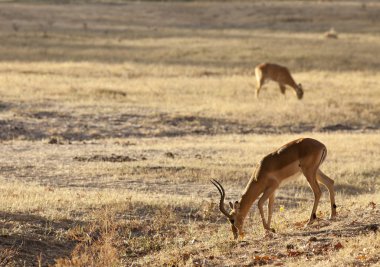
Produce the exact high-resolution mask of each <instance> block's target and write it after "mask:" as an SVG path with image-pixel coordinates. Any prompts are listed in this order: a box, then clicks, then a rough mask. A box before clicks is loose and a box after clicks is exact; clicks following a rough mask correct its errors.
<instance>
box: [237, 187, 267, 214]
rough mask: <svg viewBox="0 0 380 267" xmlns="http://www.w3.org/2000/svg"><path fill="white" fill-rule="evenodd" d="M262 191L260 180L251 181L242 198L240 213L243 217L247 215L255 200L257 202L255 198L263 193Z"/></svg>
mask: <svg viewBox="0 0 380 267" xmlns="http://www.w3.org/2000/svg"><path fill="white" fill-rule="evenodd" d="M262 192H263V187H262V186H260V185H259V182H258V181H250V182H249V184H248V185H247V187H246V189H245V190H244V193H243V195H242V196H241V199H240V208H239V211H240V212H239V214H240V216H241V218H242V219H244V218H245V217H246V216H247V214H248V212H249V209H250V208H251V206H252V204H253V202H255V200H256V199H257V198H258V197H259V196H260V195H261V193H262Z"/></svg>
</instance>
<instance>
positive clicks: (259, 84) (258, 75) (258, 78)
mask: <svg viewBox="0 0 380 267" xmlns="http://www.w3.org/2000/svg"><path fill="white" fill-rule="evenodd" d="M255 75H256V98H259V93H260V89H261V87H262V86H263V84H264V78H263V75H262V73H261V71H260V70H258V69H256V70H255Z"/></svg>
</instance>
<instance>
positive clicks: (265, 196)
mask: <svg viewBox="0 0 380 267" xmlns="http://www.w3.org/2000/svg"><path fill="white" fill-rule="evenodd" d="M276 188H277V187H274V186H272V187H269V188H268V189H266V190H265V191H264V194H263V195H262V196H261V198H260V200H259V202H258V207H259V211H260V215H261V220H262V221H263V226H264V229H265V230H269V231H271V230H272V229H271V228H270V219H271V217H272V214H271V213H272V211H271V210H268V222H267V221H266V220H265V215H264V208H263V206H264V203H265V201H267V200H268V198H269V197H270V196H272V195H273V196H274V194H273V193H274V191H275V190H276Z"/></svg>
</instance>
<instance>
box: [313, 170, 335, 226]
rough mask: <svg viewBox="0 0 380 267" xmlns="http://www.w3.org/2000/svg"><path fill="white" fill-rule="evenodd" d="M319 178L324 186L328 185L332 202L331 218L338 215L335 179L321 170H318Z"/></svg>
mask: <svg viewBox="0 0 380 267" xmlns="http://www.w3.org/2000/svg"><path fill="white" fill-rule="evenodd" d="M317 179H318V181H319V182H321V183H322V184H323V185H324V186H326V187H327V189H328V190H329V194H330V203H331V214H330V219H332V218H334V217H335V216H336V205H335V191H334V180H333V179H331V178H330V177H328V176H327V175H326V174H324V173H323V172H322V171H321V170H318V171H317Z"/></svg>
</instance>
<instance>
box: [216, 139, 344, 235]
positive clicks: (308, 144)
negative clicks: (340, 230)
mask: <svg viewBox="0 0 380 267" xmlns="http://www.w3.org/2000/svg"><path fill="white" fill-rule="evenodd" d="M326 153H327V150H326V147H325V145H324V144H322V143H320V142H319V141H317V140H314V139H311V138H301V139H297V140H294V141H292V142H290V143H288V144H286V145H284V146H282V147H280V148H279V149H278V150H276V151H274V152H273V153H271V154H269V155H267V156H265V157H264V158H263V159H262V160H261V161H260V163H259V164H258V165H257V167H256V170H255V171H254V173H253V175H252V177H251V179H250V180H249V182H248V184H247V186H246V188H245V190H244V192H243V195H242V196H241V198H240V200H239V201H236V202H235V203H234V204H233V203H232V202H230V203H229V205H230V207H231V209H232V210H231V211H230V212H227V211H226V209H225V207H224V198H225V192H224V188H223V186H222V185H221V184H220V183H219V182H218V181H216V180H212V181H211V182H212V183H213V184H214V185H215V186H216V188H217V189H218V191H219V193H220V203H219V209H220V211H221V212H222V213H223V214H224V216H226V217H227V218H228V220H229V221H230V223H231V229H232V233H233V235H234V238H235V239H236V238H238V236H241V237H244V233H243V223H244V219H245V217H246V216H247V214H248V211H249V209H250V207H251V206H252V204H253V202H254V201H255V200H256V199H257V198H258V197H259V196H260V195H261V197H260V199H259V201H258V207H259V211H260V215H261V219H262V221H263V226H264V228H265V229H266V230H270V231H274V229H271V228H270V223H271V219H272V213H273V204H274V199H275V191H276V190H277V189H278V188H279V186H280V185H281V183H282V182H284V181H285V180H286V179H288V178H290V177H292V176H295V175H296V174H300V173H303V174H304V175H305V177H306V179H307V181H308V183H309V185H310V187H311V189H312V190H313V192H314V206H313V208H312V210H311V215H310V219H309V221H308V223H307V224H311V223H312V222H313V221H314V220H315V219H316V218H317V216H316V211H317V206H318V202H319V199H320V197H321V189H320V187H319V185H318V182H320V183H322V184H324V185H325V186H326V187H327V189H328V190H329V194H330V201H331V215H330V218H333V217H335V216H336V205H335V193H334V181H333V180H332V179H330V178H329V177H328V176H327V175H325V174H324V173H323V172H322V171H321V170H320V169H319V167H320V165H321V164H322V162H323V161H324V159H325V157H326ZM268 199H269V201H268V220H265V218H264V210H263V205H264V203H265V201H266V200H268Z"/></svg>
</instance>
